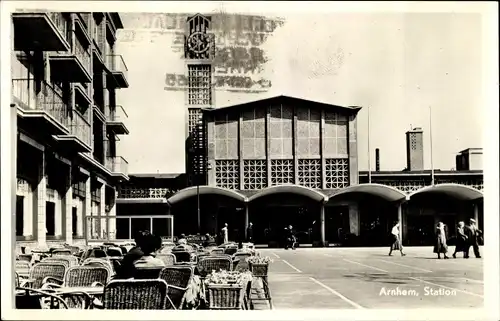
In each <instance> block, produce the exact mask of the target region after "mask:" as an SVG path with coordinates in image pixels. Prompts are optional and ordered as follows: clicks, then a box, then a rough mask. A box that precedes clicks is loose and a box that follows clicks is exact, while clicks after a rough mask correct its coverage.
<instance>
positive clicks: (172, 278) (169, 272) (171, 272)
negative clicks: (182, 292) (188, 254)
mask: <svg viewBox="0 0 500 321" xmlns="http://www.w3.org/2000/svg"><path fill="white" fill-rule="evenodd" d="M193 274H194V271H193V268H192V267H190V266H167V267H165V268H163V269H162V270H161V272H160V279H162V280H164V281H165V282H167V283H168V284H169V285H174V286H176V287H179V288H183V289H186V288H187V286H188V284H189V281H191V278H192V277H193Z"/></svg>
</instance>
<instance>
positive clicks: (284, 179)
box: [271, 159, 295, 185]
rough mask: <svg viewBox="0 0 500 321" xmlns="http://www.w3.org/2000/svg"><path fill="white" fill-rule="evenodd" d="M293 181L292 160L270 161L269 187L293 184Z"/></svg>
mask: <svg viewBox="0 0 500 321" xmlns="http://www.w3.org/2000/svg"><path fill="white" fill-rule="evenodd" d="M294 181H295V175H294V170H293V160H292V159H273V160H271V185H284V184H293V183H294Z"/></svg>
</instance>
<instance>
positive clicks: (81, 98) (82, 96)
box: [75, 83, 92, 106]
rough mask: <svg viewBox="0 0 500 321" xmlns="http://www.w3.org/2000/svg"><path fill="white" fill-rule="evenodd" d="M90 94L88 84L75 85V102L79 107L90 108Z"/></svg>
mask: <svg viewBox="0 0 500 321" xmlns="http://www.w3.org/2000/svg"><path fill="white" fill-rule="evenodd" d="M91 97H92V92H91V86H90V84H82V83H76V84H75V100H76V103H77V104H79V105H81V106H90V104H91V103H92V98H91Z"/></svg>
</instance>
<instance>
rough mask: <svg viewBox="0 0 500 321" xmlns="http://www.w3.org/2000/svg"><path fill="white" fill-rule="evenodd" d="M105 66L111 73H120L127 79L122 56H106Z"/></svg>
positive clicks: (125, 66)
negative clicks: (106, 65)
mask: <svg viewBox="0 0 500 321" xmlns="http://www.w3.org/2000/svg"><path fill="white" fill-rule="evenodd" d="M107 64H108V68H109V70H110V71H111V72H121V73H123V75H124V76H125V78H126V77H127V72H128V68H127V65H126V64H125V61H124V60H123V57H122V55H107Z"/></svg>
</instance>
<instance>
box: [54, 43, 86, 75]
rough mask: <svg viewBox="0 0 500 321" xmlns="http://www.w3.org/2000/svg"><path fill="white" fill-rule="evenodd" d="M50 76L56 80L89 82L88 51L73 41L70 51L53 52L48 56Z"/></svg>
mask: <svg viewBox="0 0 500 321" xmlns="http://www.w3.org/2000/svg"><path fill="white" fill-rule="evenodd" d="M49 61H50V67H51V76H52V78H53V79H54V80H57V81H65V82H66V81H67V82H72V83H77V82H81V83H89V82H90V81H91V79H92V77H91V75H90V52H89V51H88V50H87V49H85V48H84V47H83V46H82V44H81V43H80V42H79V41H75V47H74V48H73V50H72V52H68V53H53V54H51V55H50V57H49Z"/></svg>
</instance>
